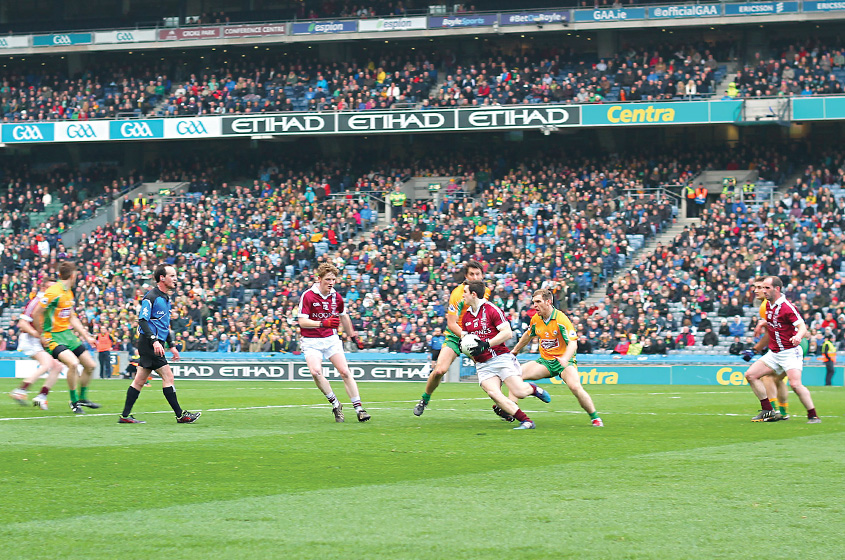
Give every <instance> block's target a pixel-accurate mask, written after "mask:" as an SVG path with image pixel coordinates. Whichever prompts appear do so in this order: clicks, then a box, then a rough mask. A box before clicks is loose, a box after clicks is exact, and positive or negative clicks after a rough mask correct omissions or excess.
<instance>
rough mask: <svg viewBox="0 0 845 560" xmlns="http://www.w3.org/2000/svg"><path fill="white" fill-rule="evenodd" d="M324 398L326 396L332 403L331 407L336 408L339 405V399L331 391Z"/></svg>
mask: <svg viewBox="0 0 845 560" xmlns="http://www.w3.org/2000/svg"><path fill="white" fill-rule="evenodd" d="M326 398H327V399H328V400H329V402H330V403H331V404H332V408H337V407H339V406H340V401H339V400H337V397H336V396H334V392H331V393H329V394H328V395H326Z"/></svg>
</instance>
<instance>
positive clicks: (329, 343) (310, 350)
mask: <svg viewBox="0 0 845 560" xmlns="http://www.w3.org/2000/svg"><path fill="white" fill-rule="evenodd" d="M301 340H302V353H303V355H305V357H306V358H307V357H308V355H309V354H310V355H318V356H320V359H321V360H328V359H329V358H331V357H332V356H334V355H335V354H337V353H338V352H343V343H342V342H341V341H340V337H339V336H337V335H336V334H333V335H331V336H327V337H326V338H305V337H302V339H301Z"/></svg>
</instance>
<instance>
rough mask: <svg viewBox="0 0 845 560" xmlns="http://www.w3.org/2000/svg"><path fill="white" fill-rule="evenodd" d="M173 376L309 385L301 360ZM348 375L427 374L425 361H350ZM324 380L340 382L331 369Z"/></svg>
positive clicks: (229, 365) (190, 364) (403, 377)
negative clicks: (305, 383) (302, 383)
mask: <svg viewBox="0 0 845 560" xmlns="http://www.w3.org/2000/svg"><path fill="white" fill-rule="evenodd" d="M170 368H171V369H172V370H173V375H174V376H175V377H178V378H181V379H265V380H266V379H272V380H277V381H310V380H311V379H312V377H311V372H310V371H309V370H308V365H307V364H306V363H305V360H298V361H291V360H280V361H278V362H276V361H269V360H267V361H254V362H250V361H243V362H238V361H226V362H213V361H190V360H180V361H179V362H174V363H172V364H170ZM349 371H350V372H351V373H352V376H353V377H354V378H355V379H356V380H358V381H425V380H426V379H428V376H429V373H431V364H430V362H429V361H428V360H424V361H411V360H396V361H372V362H367V361H360V362H359V361H351V362H350V363H349ZM323 375H324V376H325V377H326V378H327V379H340V373H338V371H337V370H336V369H335V368H334V367H332V366H330V365H329V366H323Z"/></svg>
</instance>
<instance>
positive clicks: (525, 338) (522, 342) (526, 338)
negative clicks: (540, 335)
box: [511, 329, 537, 356]
mask: <svg viewBox="0 0 845 560" xmlns="http://www.w3.org/2000/svg"><path fill="white" fill-rule="evenodd" d="M535 338H537V337H535V336H532V335H531V329H528V330H527V331H525V332H524V333H522V336H521V337H519V340H518V341H517V343H516V345H515V346H514V347H513V350H511V353H512V354H513V355H514V356H516V355H517V354H519V353H520V352H521V351H522V349H523V348H525V347H526V346H527V345H528V343H530V342H531V341H532V340H533V339H535Z"/></svg>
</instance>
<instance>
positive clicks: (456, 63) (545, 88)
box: [160, 43, 729, 116]
mask: <svg viewBox="0 0 845 560" xmlns="http://www.w3.org/2000/svg"><path fill="white" fill-rule="evenodd" d="M727 56H729V47H728V46H727V45H724V44H721V43H716V44H712V45H707V44H701V45H688V44H687V45H666V44H664V45H656V46H643V47H626V48H625V49H624V50H623V52H621V53H620V54H619V55H617V56H616V57H614V58H609V59H596V58H595V57H594V56H592V55H585V54H583V53H576V52H575V51H574V50H571V49H566V48H553V49H535V50H532V51H522V52H520V54H518V55H513V54H506V53H504V52H502V51H501V50H497V51H495V52H489V53H486V54H481V55H474V56H466V55H458V54H456V53H453V52H451V51H442V52H434V53H428V54H423V53H422V52H420V51H416V50H407V51H406V52H405V53H404V54H401V53H400V52H399V51H397V50H395V49H394V51H393V52H391V53H390V54H389V55H385V56H383V57H379V58H377V59H376V60H372V59H371V60H369V61H367V62H361V63H356V62H351V63H349V62H347V63H338V62H336V63H332V64H324V63H321V62H318V61H317V60H314V59H297V60H296V61H293V62H290V63H278V62H277V61H271V60H269V59H261V60H251V61H245V62H243V63H242V64H238V65H229V64H228V63H226V61H224V64H222V65H221V67H219V68H216V69H213V70H206V71H203V72H196V73H192V74H190V75H189V76H188V77H187V78H186V79H185V80H183V81H182V82H181V83H180V85H178V86H176V87H175V88H174V90H173V92H172V95H171V96H170V97H169V99H168V100H167V102H166V103H165V104H164V105H163V106H162V108H161V109H160V112H161V114H163V115H166V116H172V115H179V116H186V115H197V114H221V113H256V112H281V111H341V110H358V111H364V110H371V109H386V108H390V107H393V106H394V105H395V104H397V103H402V104H405V105H404V106H407V107H412V106H418V107H420V108H423V109H426V108H433V107H460V106H483V105H513V104H524V103H597V102H602V101H604V100H611V101H615V100H623V101H624V100H629V101H635V100H649V101H654V100H671V99H682V98H686V99H691V98H698V97H701V96H706V95H709V94H710V93H712V92H713V91H714V87H715V85H716V82H717V80H718V79H720V77H721V73H720V71H719V70H718V68H719V63H718V62H717V58H716V57H727ZM442 72H445V74H444V79H443V80H442V81H439V80H438V76H439V75H440V73H442ZM437 84H439V87H438V88H437V89H435V90H434V91H432V88H433V86H435V85H437Z"/></svg>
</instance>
